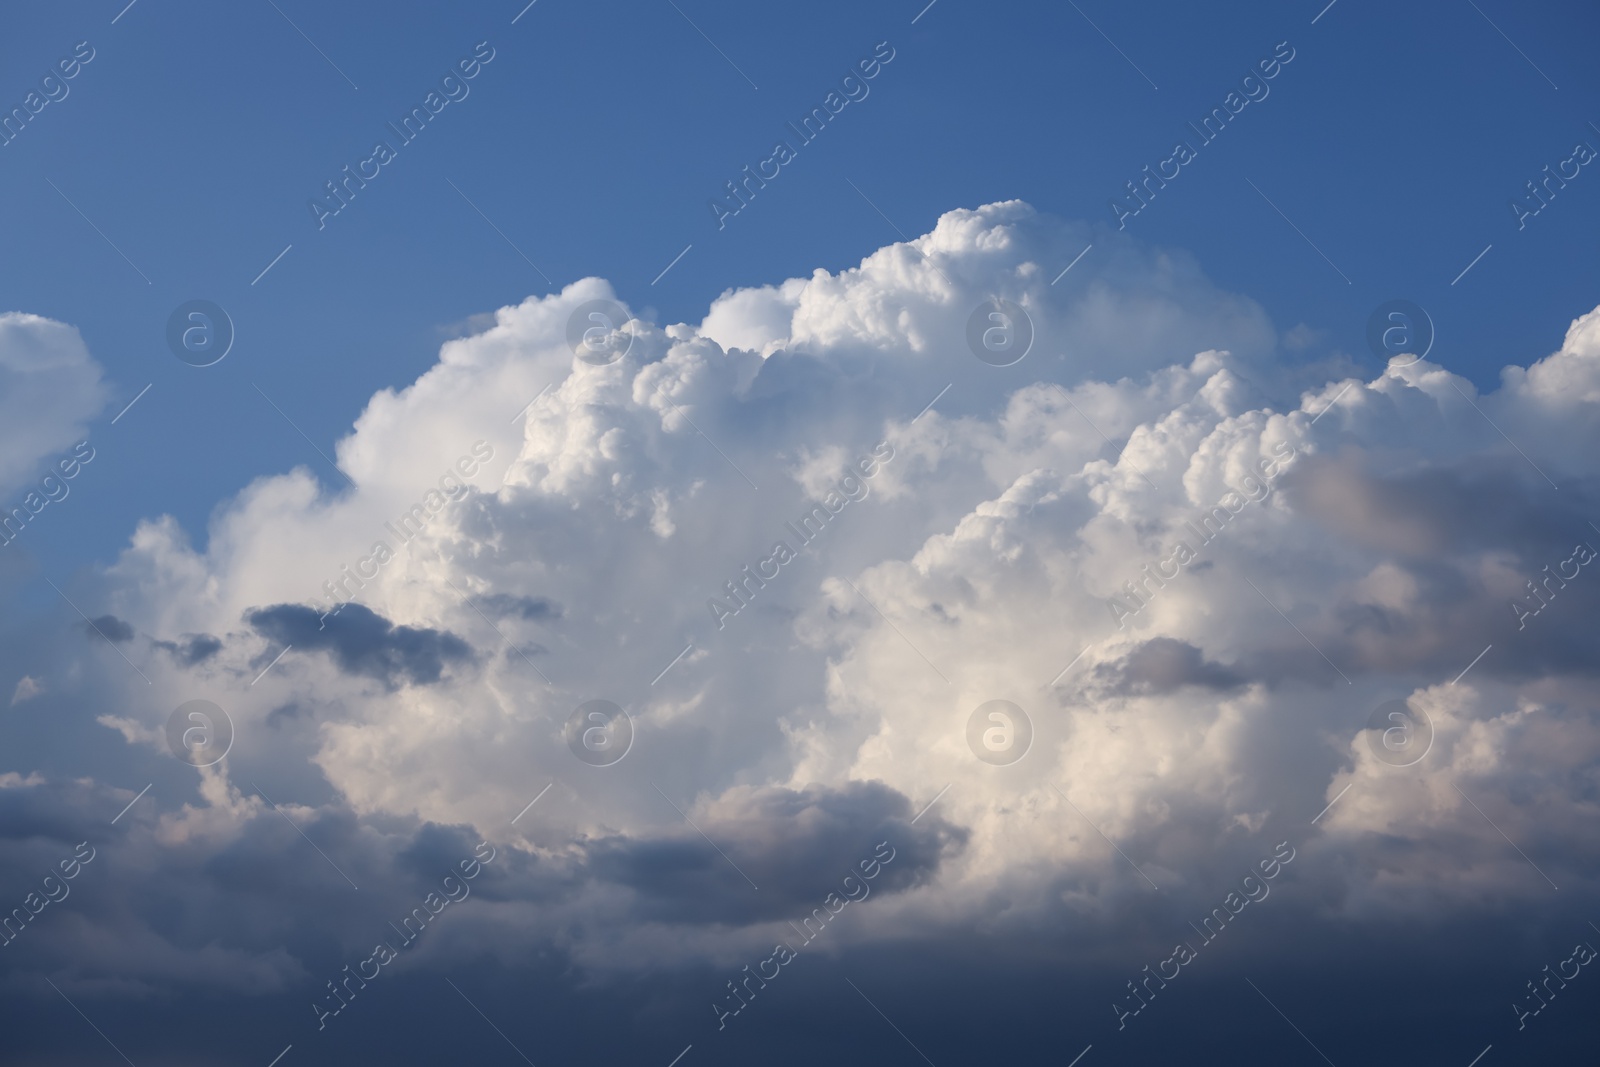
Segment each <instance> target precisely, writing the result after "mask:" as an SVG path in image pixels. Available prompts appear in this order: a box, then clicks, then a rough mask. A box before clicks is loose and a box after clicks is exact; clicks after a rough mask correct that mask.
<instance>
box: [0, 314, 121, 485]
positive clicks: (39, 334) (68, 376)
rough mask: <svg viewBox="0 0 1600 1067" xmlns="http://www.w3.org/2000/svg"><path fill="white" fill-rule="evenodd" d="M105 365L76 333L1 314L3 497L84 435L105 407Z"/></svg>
mask: <svg viewBox="0 0 1600 1067" xmlns="http://www.w3.org/2000/svg"><path fill="white" fill-rule="evenodd" d="M100 374H101V372H100V365H99V364H98V363H96V362H95V361H94V359H93V358H91V357H90V355H89V349H88V347H87V346H85V345H84V343H83V338H82V337H80V336H79V334H78V331H77V330H76V329H75V328H74V327H72V326H68V325H67V324H65V323H61V322H56V321H54V320H53V319H46V318H42V317H40V316H38V315H28V314H24V313H22V312H17V311H8V312H5V313H3V314H0V493H3V494H5V495H6V496H7V497H9V496H11V495H12V494H14V493H15V492H16V491H17V490H19V489H20V488H22V487H23V486H25V485H27V484H29V483H31V482H33V481H34V480H35V479H36V478H37V477H38V476H39V474H40V473H41V471H40V467H41V466H42V465H43V464H44V463H45V461H46V460H52V459H55V458H56V457H57V454H58V453H64V452H66V451H68V450H69V449H70V447H71V446H72V445H73V444H74V443H76V442H78V441H81V440H83V439H84V438H85V437H86V436H87V426H88V421H89V419H91V418H93V417H94V416H95V415H97V414H99V412H100V410H101V409H102V408H103V407H104V406H105V403H106V387H105V384H104V383H103V382H102V381H101V377H100Z"/></svg>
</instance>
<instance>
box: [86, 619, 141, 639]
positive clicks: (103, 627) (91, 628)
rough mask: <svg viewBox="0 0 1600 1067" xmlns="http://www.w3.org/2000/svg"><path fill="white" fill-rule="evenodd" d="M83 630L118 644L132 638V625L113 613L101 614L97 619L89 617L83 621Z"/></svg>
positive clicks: (92, 635)
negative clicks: (86, 620)
mask: <svg viewBox="0 0 1600 1067" xmlns="http://www.w3.org/2000/svg"><path fill="white" fill-rule="evenodd" d="M83 632H84V633H86V634H88V635H89V636H90V637H94V636H95V635H96V634H99V635H100V636H103V637H105V638H108V639H109V640H112V641H115V642H116V643H117V644H119V645H120V644H125V643H127V642H129V641H132V640H133V627H132V626H130V625H128V624H127V623H125V622H123V621H122V620H121V619H119V618H117V617H116V616H115V615H102V616H100V617H99V618H98V619H90V620H89V621H88V622H86V623H84V626H83Z"/></svg>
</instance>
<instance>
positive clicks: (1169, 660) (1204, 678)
mask: <svg viewBox="0 0 1600 1067" xmlns="http://www.w3.org/2000/svg"><path fill="white" fill-rule="evenodd" d="M1094 673H1095V681H1096V682H1097V683H1098V684H1099V685H1101V686H1103V687H1104V688H1105V689H1106V690H1108V691H1109V692H1110V693H1111V694H1113V695H1116V696H1149V695H1159V694H1162V693H1170V692H1172V691H1173V690H1176V689H1181V688H1183V687H1184V686H1186V685H1192V686H1199V687H1201V688H1203V689H1218V690H1223V689H1234V688H1237V687H1238V686H1241V685H1243V684H1244V683H1245V681H1246V678H1245V676H1244V675H1243V674H1241V673H1240V672H1238V671H1236V670H1234V669H1233V668H1231V667H1226V666H1224V665H1222V664H1220V663H1215V662H1213V661H1211V660H1208V659H1206V658H1205V656H1204V655H1203V654H1202V653H1201V651H1200V650H1199V649H1198V648H1196V647H1194V646H1193V645H1191V644H1189V643H1187V642H1185V641H1178V640H1175V639H1173V638H1171V637H1157V638H1154V639H1153V640H1150V641H1146V642H1145V643H1144V644H1142V645H1139V646H1138V647H1137V648H1135V649H1134V650H1133V651H1132V652H1129V653H1128V654H1127V655H1126V656H1124V657H1123V658H1122V659H1121V660H1119V661H1117V662H1115V663H1102V664H1100V665H1099V666H1097V667H1096V668H1095V672H1094Z"/></svg>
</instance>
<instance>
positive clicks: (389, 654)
mask: <svg viewBox="0 0 1600 1067" xmlns="http://www.w3.org/2000/svg"><path fill="white" fill-rule="evenodd" d="M245 621H246V622H247V623H249V624H250V626H252V627H253V628H254V629H255V630H256V632H257V633H259V634H261V635H262V636H263V637H267V638H270V639H271V640H273V641H276V642H279V643H281V644H284V645H293V646H295V648H297V649H300V650H303V651H308V650H313V649H321V650H324V651H326V652H328V653H329V655H331V656H332V657H333V661H334V662H335V663H336V664H338V666H339V669H340V670H342V671H344V672H345V673H347V674H359V675H363V676H365V677H367V678H374V679H377V680H378V681H380V682H382V683H383V684H384V685H386V686H389V687H390V688H391V689H392V688H395V687H397V686H399V685H402V684H411V685H431V684H433V683H435V682H437V681H439V678H440V677H441V675H442V674H443V673H444V669H445V668H446V667H447V666H451V665H454V664H460V663H470V662H472V659H473V654H472V648H471V646H469V645H468V644H467V643H466V642H465V641H463V640H462V639H461V638H459V637H457V636H456V635H455V634H453V633H451V632H449V631H448V630H435V629H431V628H429V627H415V626H396V625H395V624H394V623H392V622H390V621H389V620H388V619H385V618H384V617H383V616H381V615H379V614H377V613H376V612H374V611H372V610H371V609H370V608H364V607H362V606H361V605H360V604H346V605H345V606H344V608H343V610H341V611H340V612H339V614H337V615H328V616H326V617H324V616H322V615H321V614H319V613H318V612H317V611H316V610H314V609H312V608H308V607H305V606H304V605H301V604H277V605H274V606H272V607H269V608H258V609H256V610H254V611H250V612H246V613H245ZM273 655H276V652H275V651H274V652H270V653H267V658H268V659H269V660H270V658H271V656H273Z"/></svg>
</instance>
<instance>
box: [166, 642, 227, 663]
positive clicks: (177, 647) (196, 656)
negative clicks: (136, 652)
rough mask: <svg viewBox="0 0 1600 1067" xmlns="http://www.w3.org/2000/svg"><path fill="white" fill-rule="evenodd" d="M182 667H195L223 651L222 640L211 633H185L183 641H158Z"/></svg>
mask: <svg viewBox="0 0 1600 1067" xmlns="http://www.w3.org/2000/svg"><path fill="white" fill-rule="evenodd" d="M154 644H155V646H156V647H157V648H159V649H163V650H165V651H166V652H168V653H170V654H171V655H172V658H173V660H175V661H176V662H177V664H178V665H179V666H180V667H194V666H197V665H199V664H201V663H204V662H205V661H206V660H208V659H210V658H211V657H212V656H215V655H216V654H217V653H218V652H221V651H222V641H221V640H220V639H219V638H216V637H212V636H211V635H210V634H184V635H183V639H182V640H181V641H156V642H154Z"/></svg>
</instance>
